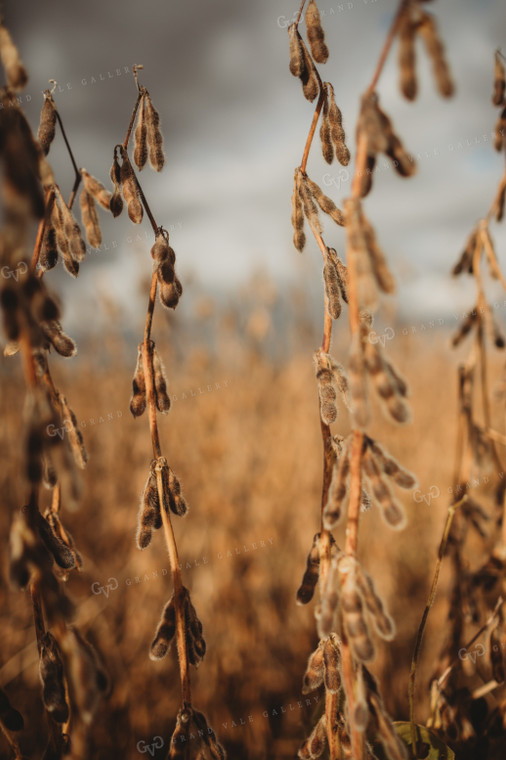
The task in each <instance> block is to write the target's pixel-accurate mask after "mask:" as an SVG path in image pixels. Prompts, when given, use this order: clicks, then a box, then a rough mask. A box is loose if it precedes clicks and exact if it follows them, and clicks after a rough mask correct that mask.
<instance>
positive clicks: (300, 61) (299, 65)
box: [288, 24, 306, 78]
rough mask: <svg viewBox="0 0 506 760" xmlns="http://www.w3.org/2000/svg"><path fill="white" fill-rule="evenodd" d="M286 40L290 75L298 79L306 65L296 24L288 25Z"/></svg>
mask: <svg viewBox="0 0 506 760" xmlns="http://www.w3.org/2000/svg"><path fill="white" fill-rule="evenodd" d="M288 40H289V44H290V73H291V74H292V75H293V76H294V77H299V78H300V77H301V76H302V75H303V72H304V69H305V65H306V63H305V59H304V50H303V48H302V45H301V36H300V34H299V30H298V29H297V24H290V26H289V27H288Z"/></svg>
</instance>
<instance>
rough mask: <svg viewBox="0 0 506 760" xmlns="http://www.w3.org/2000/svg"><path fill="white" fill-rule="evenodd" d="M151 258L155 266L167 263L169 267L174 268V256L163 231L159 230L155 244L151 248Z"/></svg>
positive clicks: (167, 237) (166, 235)
mask: <svg viewBox="0 0 506 760" xmlns="http://www.w3.org/2000/svg"><path fill="white" fill-rule="evenodd" d="M151 257H152V258H153V260H154V261H155V262H156V263H157V264H162V263H163V262H165V261H168V262H169V264H170V266H172V267H173V266H174V264H175V261H176V254H175V253H174V250H173V249H172V248H171V247H170V245H169V236H168V234H167V233H166V232H165V231H164V230H161V229H160V230H159V231H158V232H157V234H156V237H155V242H154V244H153V246H152V248H151Z"/></svg>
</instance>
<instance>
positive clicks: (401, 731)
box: [394, 721, 455, 760]
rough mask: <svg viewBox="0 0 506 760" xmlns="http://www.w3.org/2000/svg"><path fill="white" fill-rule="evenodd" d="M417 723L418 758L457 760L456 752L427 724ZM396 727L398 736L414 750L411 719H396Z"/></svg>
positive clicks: (422, 759)
mask: <svg viewBox="0 0 506 760" xmlns="http://www.w3.org/2000/svg"><path fill="white" fill-rule="evenodd" d="M415 725H416V735H417V745H418V755H417V756H416V757H417V760H455V752H454V751H453V750H452V749H450V747H448V745H447V744H445V743H444V742H443V741H442V740H441V739H440V738H439V737H438V736H436V735H435V734H433V733H432V732H431V731H429V729H428V728H425V726H420V725H418V723H417V724H415ZM394 728H395V732H396V734H397V736H399V737H400V738H401V739H402V741H403V742H404V743H405V744H407V745H408V747H409V748H410V749H411V750H412V747H413V744H412V741H411V723H410V722H409V721H396V722H395V723H394Z"/></svg>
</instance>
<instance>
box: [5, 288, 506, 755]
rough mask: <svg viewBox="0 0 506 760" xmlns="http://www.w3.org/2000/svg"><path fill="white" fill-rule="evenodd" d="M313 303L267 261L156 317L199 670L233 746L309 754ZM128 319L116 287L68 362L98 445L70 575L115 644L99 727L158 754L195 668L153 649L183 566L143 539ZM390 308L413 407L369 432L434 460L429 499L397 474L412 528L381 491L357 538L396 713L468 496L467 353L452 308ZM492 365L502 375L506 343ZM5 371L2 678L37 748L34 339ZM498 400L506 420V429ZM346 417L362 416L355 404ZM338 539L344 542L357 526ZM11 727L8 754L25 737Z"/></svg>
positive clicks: (77, 406)
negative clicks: (461, 399)
mask: <svg viewBox="0 0 506 760" xmlns="http://www.w3.org/2000/svg"><path fill="white" fill-rule="evenodd" d="M239 304H241V305H239ZM314 305H315V304H313V303H312V300H311V299H308V298H307V297H306V296H305V295H304V294H303V293H300V292H299V293H297V292H290V293H288V292H286V293H283V292H278V290H277V289H276V287H275V286H274V285H273V284H272V283H271V282H270V281H269V280H268V279H266V278H265V277H261V276H257V277H256V278H254V279H253V280H252V281H251V282H250V283H249V285H248V286H245V287H244V289H243V291H242V292H241V293H240V294H237V295H236V297H235V299H232V298H231V299H230V300H229V302H228V303H223V302H221V303H220V302H218V301H216V300H214V299H213V298H212V297H210V296H202V297H200V298H197V299H195V300H194V303H193V306H192V308H191V309H190V310H187V312H186V316H185V317H178V315H177V314H175V315H172V314H170V315H169V316H166V315H163V314H162V315H157V318H156V322H155V328H154V335H155V337H156V338H157V345H158V350H159V352H160V354H161V356H162V357H163V360H164V363H165V367H166V371H167V375H168V378H169V383H170V389H169V392H170V395H171V398H172V408H171V410H170V412H169V414H168V415H167V416H166V417H165V418H162V419H161V431H162V443H163V447H164V451H165V452H166V453H167V456H168V460H169V463H170V465H171V467H172V468H173V469H174V470H175V472H176V473H177V475H178V476H179V478H180V480H181V482H182V485H183V490H184V493H185V495H186V498H187V501H188V503H189V505H190V513H189V514H188V515H187V516H186V517H185V518H183V519H176V520H175V530H176V537H177V542H178V547H179V552H180V560H181V563H182V568H183V581H184V583H185V584H186V585H187V586H188V587H189V588H190V590H191V593H192V599H193V602H194V604H195V606H196V609H197V611H198V614H199V616H200V618H201V620H202V621H203V625H204V635H205V639H206V642H207V649H208V651H207V654H206V657H205V659H204V662H203V663H202V665H201V667H200V668H199V670H198V671H196V672H195V671H193V672H194V675H193V684H194V695H195V704H196V706H197V708H198V709H201V710H202V711H204V712H205V713H206V714H207V716H208V718H209V720H210V723H211V725H212V726H213V727H214V729H215V730H216V732H217V734H218V736H219V737H220V739H221V740H222V741H223V743H224V745H225V746H226V748H227V750H228V751H229V757H230V758H251V759H252V760H253V759H257V758H258V759H260V758H277V759H279V760H281V759H282V758H289V757H294V754H295V752H296V749H297V747H298V745H299V743H300V742H301V740H302V739H303V737H304V735H305V731H306V730H307V728H308V727H309V725H310V724H311V716H312V713H313V711H314V710H317V709H318V704H317V701H316V699H317V695H316V698H315V696H311V697H309V698H306V697H303V696H302V695H301V682H302V675H303V672H304V669H305V664H306V660H307V657H308V655H309V654H310V652H311V651H312V650H313V649H314V647H315V645H316V642H317V638H316V634H315V624H314V617H313V612H314V604H310V605H309V606H308V607H299V606H297V605H296V604H295V592H296V590H297V587H298V585H299V583H300V580H301V577H302V573H303V570H304V568H305V561H306V555H307V552H308V550H309V548H310V545H311V540H312V536H313V534H314V533H315V532H316V531H317V530H318V529H319V498H320V483H321V470H322V462H321V458H322V457H321V438H320V428H319V422H318V407H317V392H316V383H315V380H314V370H313V364H312V358H311V357H312V352H313V350H314V349H315V348H316V347H317V346H318V344H319V340H320V336H319V332H320V330H319V326H318V321H317V320H316V319H315V318H314V315H313V312H312V309H313V306H314ZM316 306H318V307H319V304H316ZM342 319H343V321H342V323H338V324H337V329H336V337H335V339H334V345H333V354H334V356H335V357H336V358H337V359H338V360H340V361H343V362H346V350H347V346H346V342H345V337H342V336H346V332H347V325H346V323H345V321H344V320H346V314H344V316H343V318H342ZM290 324H291V327H288V325H290ZM455 324H456V322H455ZM121 326H122V319H121V311H120V310H118V308H117V307H115V306H114V305H113V304H112V303H111V304H109V306H108V327H107V329H106V328H104V330H103V332H102V333H101V334H96V335H95V336H94V337H93V338H90V337H89V336H88V338H85V337H82V338H81V339H80V340H79V339H78V343H79V354H78V356H77V357H76V358H75V359H72V360H60V358H59V357H54V358H53V362H52V366H53V368H54V369H53V372H54V377H55V380H56V383H57V385H58V386H59V387H60V389H61V390H62V391H63V392H64V393H65V395H66V396H67V399H68V401H69V403H70V405H71V407H72V408H73V409H74V411H75V414H76V416H77V418H78V420H79V422H80V426H81V429H82V432H83V436H84V439H85V443H86V446H87V449H88V452H89V465H88V468H87V469H86V470H85V471H84V473H83V498H82V503H81V506H80V509H79V510H78V511H76V512H73V513H70V512H68V511H65V513H64V521H65V524H66V525H67V526H68V527H69V529H70V531H71V532H72V534H73V536H74V539H75V541H76V544H77V547H78V548H79V550H80V551H81V552H82V555H83V558H84V569H83V571H82V572H81V573H79V574H76V573H73V574H72V575H71V577H70V579H69V581H68V584H67V586H68V592H69V594H70V595H71V596H72V598H73V599H74V600H75V602H76V604H77V616H76V623H77V625H78V626H79V627H81V628H82V630H83V631H84V632H85V633H86V635H87V636H88V637H89V638H90V640H91V641H93V642H94V643H95V644H96V646H97V648H98V649H99V651H100V652H101V654H102V656H103V658H104V660H105V662H106V667H107V670H108V672H109V674H110V677H111V681H112V690H111V693H110V695H109V697H108V698H107V699H106V700H105V701H104V702H103V703H102V705H101V708H100V709H99V711H98V714H97V718H96V720H95V723H94V725H93V727H92V729H91V732H92V737H93V746H94V753H93V757H96V758H113V757H128V758H135V757H140V754H139V749H138V744H139V742H142V741H144V742H146V743H150V742H152V741H153V737H155V736H161V737H162V738H163V740H164V744H165V747H164V748H160V749H156V751H155V757H164V756H165V753H166V751H167V742H168V739H169V737H170V734H171V731H172V728H173V725H174V719H175V715H176V712H177V709H178V706H179V682H178V672H177V666H176V661H175V653H174V652H170V653H169V655H168V656H167V658H166V659H164V660H162V661H160V662H152V661H151V660H150V659H149V657H148V650H149V645H150V643H151V640H152V638H153V635H154V631H155V628H156V625H157V623H158V620H159V616H160V613H161V610H162V608H163V606H164V604H165V602H166V601H167V599H168V598H169V596H170V594H171V581H170V575H169V573H168V572H167V571H168V567H169V565H168V560H167V557H166V553H165V549H164V543H163V537H162V535H160V534H158V533H155V536H154V540H153V542H152V544H151V546H150V547H148V549H146V550H145V551H143V552H140V551H139V550H138V549H137V548H136V546H135V532H136V523H137V510H138V504H139V496H140V492H141V490H142V488H143V485H144V481H145V479H146V476H147V474H148V468H149V462H150V459H151V452H150V442H149V435H148V429H147V419H146V418H145V417H141V418H139V419H136V420H134V419H133V418H132V417H131V415H130V413H129V411H128V404H129V399H130V389H131V376H132V373H133V369H134V365H135V356H136V340H135V336H133V335H132V334H124V337H123V338H121V339H120V338H118V335H121V334H122V333H121ZM388 326H389V327H390V330H389V331H385V328H384V327H382V328H380V327H378V328H377V329H378V335H382V334H384V335H385V336H389V337H385V342H386V348H387V351H388V353H389V355H390V356H391V357H392V358H393V359H394V361H395V362H396V364H397V366H398V368H399V369H400V370H401V372H402V373H403V374H404V375H405V376H406V378H407V379H408V381H409V384H410V386H411V392H412V408H413V416H414V421H413V424H412V425H410V426H409V427H405V428H394V427H392V426H391V425H390V424H388V423H386V422H385V423H378V422H377V423H376V428H375V429H372V430H371V432H372V434H373V435H374V434H375V433H379V434H380V435H379V437H380V438H381V441H382V442H383V443H384V444H385V445H386V447H387V448H388V450H389V451H390V452H391V453H393V454H394V455H395V456H397V457H398V459H399V460H400V461H401V462H402V464H404V465H405V466H406V467H408V468H409V469H411V470H412V471H414V472H415V473H416V474H417V476H418V479H419V489H420V490H419V496H418V501H416V500H415V499H414V498H413V495H412V494H411V493H408V494H407V495H406V494H401V493H399V494H398V495H399V496H400V497H401V498H402V499H403V502H404V505H405V508H406V511H407V514H408V526H407V528H406V529H405V530H404V532H401V533H392V532H391V531H390V530H388V529H387V528H386V527H385V526H384V525H383V523H382V521H381V518H380V517H379V514H378V512H377V510H376V509H375V508H374V507H373V509H372V510H371V511H369V512H367V513H364V515H363V519H362V528H361V538H360V546H359V553H360V556H361V559H362V561H363V563H364V565H365V567H366V568H367V569H368V570H369V572H370V573H371V574H372V575H373V577H374V578H375V580H376V583H377V586H378V588H379V590H380V592H381V593H382V595H383V596H384V597H385V599H386V600H387V602H388V607H389V609H390V611H391V613H392V615H393V617H394V618H395V621H396V625H397V629H398V634H397V637H396V638H395V640H394V642H392V644H385V643H378V656H377V658H376V660H375V661H374V662H373V665H372V670H373V672H374V673H376V674H377V675H378V676H379V678H380V682H381V684H382V690H383V694H384V697H385V701H386V703H387V706H388V708H389V710H390V711H391V714H392V715H393V717H394V718H395V719H397V720H401V719H406V718H407V697H406V693H407V677H408V672H409V663H410V656H411V652H412V647H413V642H414V636H415V633H416V629H417V626H418V623H419V621H420V617H421V614H422V612H423V607H424V604H425V600H426V597H427V593H428V590H429V586H430V581H431V577H432V573H433V570H434V564H435V559H436V553H437V547H438V544H439V540H440V536H441V532H442V529H443V525H444V520H445V515H446V509H447V506H448V503H449V500H450V494H449V488H450V487H451V477H452V467H453V456H454V450H455V430H456V427H455V421H456V411H457V410H456V404H457V402H456V387H457V384H456V367H457V363H458V359H459V354H458V353H456V352H454V351H451V350H450V349H449V335H450V332H449V324H448V323H447V324H445V325H442V324H440V325H439V326H438V324H437V321H436V322H434V323H433V324H432V323H431V324H429V323H428V322H427V323H426V324H425V325H423V326H422V325H421V324H420V323H416V324H415V323H413V324H411V323H409V322H405V323H402V324H401V323H397V322H394V321H392V322H390V324H389V325H388ZM140 329H141V326H140V325H139V330H140ZM382 331H383V332H382ZM392 333H394V334H393V335H392ZM75 337H78V336H75ZM464 351H465V348H464ZM493 367H494V368H493V372H492V373H491V376H492V378H497V377H498V376H499V375H500V373H501V371H502V357H501V355H500V354H499V353H498V355H497V356H496V357H494V362H493ZM0 371H1V380H2V388H3V392H2V396H1V402H0V404H1V407H0V413H1V419H2V426H1V427H0V456H1V460H2V469H1V476H0V477H1V482H0V488H1V493H2V511H1V517H0V519H1V525H0V535H1V536H2V539H1V540H2V546H1V556H2V557H3V565H4V567H3V570H4V572H3V573H2V576H1V581H0V584H1V585H0V626H1V630H2V637H1V640H2V658H1V662H0V684H1V685H2V686H3V687H4V688H5V689H6V690H7V692H8V694H9V697H10V699H11V702H12V703H13V704H14V705H15V706H17V707H18V708H19V709H21V710H22V712H23V714H24V716H25V723H26V726H27V728H26V729H25V731H24V732H23V733H22V735H21V746H22V748H23V750H24V751H25V752H26V753H27V754H30V755H31V753H32V752H35V754H34V756H37V752H36V751H35V750H36V749H38V750H40V752H41V751H42V749H43V747H44V744H45V742H44V739H43V737H44V736H45V730H46V729H45V727H44V725H43V723H42V717H41V716H42V704H41V699H40V684H39V681H38V673H37V657H36V645H35V640H34V632H33V622H32V618H31V607H30V603H29V599H28V597H27V595H26V594H24V593H16V592H13V591H12V590H10V588H9V586H8V581H7V569H6V563H7V554H8V549H7V538H6V537H7V535H8V530H9V525H10V522H11V517H12V513H13V510H15V509H16V508H18V507H19V506H21V504H22V501H23V498H24V494H25V492H26V489H25V487H24V483H23V477H22V468H21V463H20V455H21V450H22V434H23V431H22V429H20V422H19V420H20V415H21V411H22V406H23V398H24V387H23V381H22V374H21V367H20V363H19V359H18V357H14V358H10V359H6V358H2V359H1V362H0ZM499 409H500V407H499V406H498V405H497V408H496V410H495V412H496V417H495V418H496V420H497V425H496V427H497V429H499V430H501V431H502V430H503V428H502V427H501V423H502V420H501V419H499V418H498V414H499ZM379 417H381V415H379ZM334 427H335V432H339V433H341V434H343V433H344V434H345V433H346V432H347V430H348V421H347V413H346V410H345V409H344V408H342V409H341V415H340V419H339V420H338V422H337V423H336V425H335V426H334ZM420 494H422V495H427V498H426V500H423V499H422V500H420ZM429 494H432V497H429V496H428V495H429ZM46 498H48V497H46ZM336 539H337V541H338V543H341V542H342V539H343V535H342V528H340V529H338V530H337V531H336ZM479 560H480V557H472V558H471V562H472V563H478V562H479ZM447 604H448V601H447V599H446V597H445V573H444V569H443V574H442V579H441V583H440V590H439V593H438V597H437V601H436V605H435V608H434V610H433V612H432V614H431V617H430V618H429V626H428V629H427V635H426V639H425V646H424V649H423V655H422V661H421V669H420V675H419V678H418V687H419V688H418V700H419V702H418V704H419V715H420V717H421V718H422V717H424V718H426V716H427V712H428V698H427V693H428V689H427V684H428V679H429V677H430V675H431V670H432V668H433V667H434V664H435V661H436V659H437V656H438V651H439V646H440V644H441V638H440V636H441V629H442V628H443V626H442V625H441V620H444V615H445V612H446V609H447ZM306 699H309V701H310V704H309V705H308V704H307V703H306ZM140 746H142V745H140ZM0 747H1V750H0V757H7V754H6V747H4V746H2V745H1V744H0Z"/></svg>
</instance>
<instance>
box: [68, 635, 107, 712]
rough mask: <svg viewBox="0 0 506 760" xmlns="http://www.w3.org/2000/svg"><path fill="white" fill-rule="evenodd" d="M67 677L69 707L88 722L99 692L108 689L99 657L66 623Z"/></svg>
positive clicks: (93, 648) (94, 708)
mask: <svg viewBox="0 0 506 760" xmlns="http://www.w3.org/2000/svg"><path fill="white" fill-rule="evenodd" d="M65 654H66V660H67V662H68V673H67V678H68V680H69V681H70V684H71V688H70V691H71V694H72V711H73V713H74V714H75V715H76V717H77V716H78V717H79V719H80V720H82V722H83V723H84V725H85V726H89V725H90V724H91V722H92V720H93V716H94V714H95V713H96V710H97V708H98V705H99V701H100V699H101V697H102V696H104V695H106V694H107V693H108V692H109V689H110V682H109V677H108V675H107V672H106V671H105V669H104V666H103V663H102V658H101V657H100V656H99V654H98V653H97V651H96V649H95V647H93V646H92V645H91V643H90V642H89V641H88V640H87V639H85V638H84V636H82V634H81V633H80V631H79V630H78V629H77V628H76V627H75V626H73V625H72V626H68V639H67V642H66V650H65Z"/></svg>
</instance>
